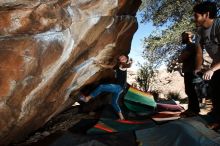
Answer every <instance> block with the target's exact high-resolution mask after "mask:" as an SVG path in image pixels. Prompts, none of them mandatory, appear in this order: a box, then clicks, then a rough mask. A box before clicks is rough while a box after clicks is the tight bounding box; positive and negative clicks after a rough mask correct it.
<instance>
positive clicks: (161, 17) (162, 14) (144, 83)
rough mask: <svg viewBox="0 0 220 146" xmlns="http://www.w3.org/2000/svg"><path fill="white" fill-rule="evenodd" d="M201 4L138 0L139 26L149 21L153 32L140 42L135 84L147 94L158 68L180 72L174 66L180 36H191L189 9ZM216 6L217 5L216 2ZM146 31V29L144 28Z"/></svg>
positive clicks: (187, 0) (179, 0)
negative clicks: (140, 60)
mask: <svg viewBox="0 0 220 146" xmlns="http://www.w3.org/2000/svg"><path fill="white" fill-rule="evenodd" d="M201 1H202V0H177V1H174V0H160V1H158V0H142V6H141V8H140V12H141V16H142V23H146V22H149V21H151V22H152V23H153V25H154V26H156V28H157V29H156V30H154V31H153V32H152V33H151V35H149V36H148V37H145V38H144V48H145V50H144V51H143V58H144V59H145V60H146V62H145V63H144V64H143V65H140V70H139V71H138V78H137V82H138V83H139V86H140V87H141V88H142V89H143V90H145V91H148V90H149V88H150V84H151V81H152V78H153V77H154V76H155V74H156V72H157V71H156V70H157V68H158V67H159V64H161V63H162V62H163V63H165V64H166V65H167V69H168V71H170V72H171V71H174V70H180V68H181V66H180V65H179V64H176V62H177V61H176V60H177V57H178V56H179V53H180V52H181V48H182V47H181V39H180V36H181V33H182V32H183V31H192V32H194V23H193V6H194V5H195V4H196V3H199V2H201ZM218 4H219V5H220V2H218ZM146 29H147V28H146Z"/></svg>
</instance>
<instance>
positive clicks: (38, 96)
mask: <svg viewBox="0 0 220 146" xmlns="http://www.w3.org/2000/svg"><path fill="white" fill-rule="evenodd" d="M140 3H141V1H140V0H0V145H1V146H2V145H8V144H9V143H13V142H17V141H20V140H22V139H24V138H25V137H26V136H27V135H28V134H30V133H31V132H32V131H34V130H36V129H37V128H39V127H41V126H42V125H44V124H45V123H46V122H47V121H48V120H50V119H51V118H52V117H53V116H54V115H55V114H57V113H59V112H60V111H62V110H63V109H64V108H65V107H66V106H67V105H70V103H71V102H70V101H71V100H70V99H71V97H70V96H69V95H70V94H73V93H74V92H77V91H78V90H79V89H80V88H82V87H83V86H84V85H86V84H89V83H92V82H95V81H97V80H99V79H101V78H102V76H103V75H104V74H105V75H106V74H108V72H106V71H105V70H103V69H101V68H100V66H99V65H97V64H96V63H95V62H97V61H100V62H103V63H106V64H109V63H111V61H112V59H113V58H114V57H117V56H118V55H120V54H124V53H125V54H127V53H129V51H130V45H131V40H132V37H133V34H134V32H135V31H136V29H137V21H136V18H135V14H136V11H137V9H138V7H139V5H140ZM111 44H116V47H115V48H112V47H109V46H111Z"/></svg>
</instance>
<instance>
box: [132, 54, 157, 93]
mask: <svg viewBox="0 0 220 146" xmlns="http://www.w3.org/2000/svg"><path fill="white" fill-rule="evenodd" d="M144 54H145V55H144V56H143V58H144V59H145V60H146V62H145V63H144V64H143V65H142V64H139V66H140V69H139V70H138V73H137V78H136V81H137V83H138V84H139V87H140V88H141V89H142V90H143V91H150V86H151V83H152V82H153V79H154V77H155V76H156V74H157V68H158V66H159V65H160V63H161V62H160V60H159V59H158V57H159V56H158V55H157V52H156V50H145V52H144Z"/></svg>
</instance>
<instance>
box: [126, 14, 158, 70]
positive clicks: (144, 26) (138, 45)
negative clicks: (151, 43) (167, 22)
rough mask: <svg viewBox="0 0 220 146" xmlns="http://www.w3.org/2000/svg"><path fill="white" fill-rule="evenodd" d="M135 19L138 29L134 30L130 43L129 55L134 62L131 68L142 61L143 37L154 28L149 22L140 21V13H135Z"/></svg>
mask: <svg viewBox="0 0 220 146" xmlns="http://www.w3.org/2000/svg"><path fill="white" fill-rule="evenodd" d="M137 20H138V30H137V31H136V32H135V34H134V37H133V40H132V44H131V51H130V54H129V57H131V58H132V59H133V60H134V64H133V65H132V68H135V69H137V68H138V66H137V63H138V62H140V63H143V62H144V59H143V58H142V52H143V50H144V48H143V41H142V40H143V39H144V37H146V36H149V35H150V33H151V32H152V31H153V30H154V29H155V27H154V26H153V25H152V23H151V22H149V23H140V21H141V16H140V13H137Z"/></svg>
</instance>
